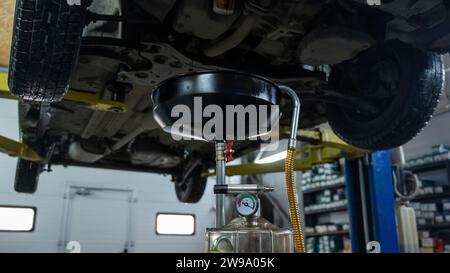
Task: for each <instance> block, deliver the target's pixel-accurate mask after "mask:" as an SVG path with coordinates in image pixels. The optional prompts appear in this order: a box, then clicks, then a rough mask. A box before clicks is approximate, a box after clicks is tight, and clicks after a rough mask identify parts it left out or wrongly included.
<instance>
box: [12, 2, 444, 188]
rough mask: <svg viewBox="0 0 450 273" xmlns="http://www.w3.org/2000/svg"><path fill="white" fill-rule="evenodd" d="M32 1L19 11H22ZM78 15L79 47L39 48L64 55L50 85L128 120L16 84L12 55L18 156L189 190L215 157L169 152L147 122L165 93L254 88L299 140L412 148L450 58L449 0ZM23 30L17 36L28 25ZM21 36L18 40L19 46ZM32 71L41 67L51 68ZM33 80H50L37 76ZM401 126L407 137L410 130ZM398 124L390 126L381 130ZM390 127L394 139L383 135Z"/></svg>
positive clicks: (133, 8) (194, 145) (205, 152)
mask: <svg viewBox="0 0 450 273" xmlns="http://www.w3.org/2000/svg"><path fill="white" fill-rule="evenodd" d="M26 2H27V1H26V0H22V3H23V6H22V8H23V10H25V6H26V5H25V4H26ZM56 2H59V1H56ZM61 5H64V4H61ZM73 9H77V10H76V11H77V14H78V15H79V16H81V17H77V18H83V22H78V24H79V23H81V25H80V26H78V25H77V22H76V20H73V21H71V20H72V19H68V20H69V21H68V23H67V25H66V30H70V29H71V28H73V29H76V28H78V29H81V30H82V33H79V36H80V37H79V39H78V38H77V37H76V34H74V33H76V31H75V32H74V33H71V34H70V35H67V37H65V38H63V39H61V40H58V37H60V36H58V35H54V36H52V35H47V36H46V37H47V38H48V37H50V38H51V37H53V38H54V43H53V50H54V51H55V50H56V49H57V48H59V47H61V48H65V49H67V50H62V53H60V54H59V53H58V54H59V55H57V56H58V57H57V60H56V61H55V58H56V57H55V58H53V59H52V60H49V63H52V62H56V63H57V64H58V65H53V68H52V69H53V70H50V71H47V72H48V73H53V74H55V73H56V74H59V75H63V74H64V72H70V73H69V74H68V75H69V76H68V78H67V79H68V88H69V89H70V90H73V91H76V92H82V93H88V94H95V95H96V96H97V97H98V98H100V99H105V100H111V101H116V102H121V103H124V104H125V105H126V107H127V109H126V111H119V110H117V109H111V110H110V111H96V110H93V109H92V108H89V107H86V105H83V104H80V103H77V102H74V101H69V100H61V99H62V98H63V95H64V92H65V91H67V89H66V90H65V91H64V90H63V89H64V88H66V87H65V86H66V85H67V84H64V80H60V79H58V80H55V81H54V82H53V83H52V78H51V77H49V78H48V80H46V84H47V85H46V86H44V87H43V86H42V85H43V84H42V82H39V83H38V84H37V85H36V84H35V85H33V84H30V83H29V82H26V84H25V83H23V81H22V80H23V79H21V78H14V71H22V70H21V69H24V68H22V67H20V66H19V64H20V58H21V55H20V54H21V52H20V50H18V49H16V51H15V50H14V49H13V51H12V59H11V60H12V63H14V62H13V61H15V62H16V63H17V65H15V66H11V68H10V70H11V71H12V72H13V73H10V88H11V91H12V93H13V94H15V95H17V96H19V97H21V98H23V100H21V102H20V104H19V108H20V128H21V132H22V138H23V141H24V143H27V144H28V145H29V146H31V147H33V148H35V149H36V150H37V151H39V153H40V154H41V155H43V156H44V157H45V158H46V159H47V163H49V164H61V165H67V166H68V165H75V166H87V167H96V168H112V169H122V170H135V171H143V172H156V173H165V174H170V175H172V176H173V178H174V180H175V181H183V180H185V179H186V177H185V174H186V172H187V170H192V169H195V170H197V171H195V173H196V174H197V175H200V174H201V171H202V170H205V169H207V168H210V167H211V166H212V164H213V163H214V146H213V145H212V144H210V143H207V142H203V141H173V139H171V138H170V136H169V135H168V134H167V133H165V132H164V131H162V130H161V128H160V127H159V125H158V124H157V122H156V121H155V119H154V118H153V102H152V99H151V94H152V91H153V90H154V89H155V88H157V87H158V86H159V85H160V84H161V83H163V82H164V81H165V80H168V79H171V78H173V77H175V76H178V75H182V74H187V73H192V72H199V71H211V70H214V71H223V70H224V71H239V72H242V73H250V74H255V75H259V76H262V77H265V78H267V79H269V80H271V81H273V82H275V83H276V84H282V85H287V86H289V87H291V88H293V89H294V90H296V92H297V93H298V95H299V97H300V99H301V101H302V108H301V116H300V120H301V126H302V128H312V127H314V126H317V125H319V124H322V123H325V122H327V121H328V122H329V123H330V125H331V127H332V128H333V129H334V130H335V131H336V133H337V134H338V135H339V136H340V137H342V138H343V139H344V140H346V141H347V142H348V143H350V144H353V145H355V146H358V147H361V148H365V149H387V148H392V147H396V146H399V145H401V144H403V143H405V142H406V141H408V140H410V139H411V138H412V137H414V136H415V135H416V134H417V133H418V132H420V130H421V129H422V128H423V126H425V124H426V122H427V121H428V119H429V118H430V116H431V114H432V112H433V110H434V107H435V106H436V104H437V102H438V98H439V94H440V91H441V89H442V84H443V67H442V63H441V58H440V56H439V55H438V54H443V53H446V52H448V51H449V48H450V31H449V30H450V14H449V13H450V1H443V0H394V1H381V2H380V5H369V4H368V2H367V1H365V0H295V1H276V0H247V1H243V0H242V1H238V0H235V1H233V0H229V1H209V0H199V1H188V0H184V1H183V0H167V1H162V0H155V1H146V0H130V1H102V0H93V1H81V6H80V7H78V6H70V7H68V9H67V11H65V12H66V13H67V14H70V13H71V11H72V10H73ZM42 10H45V6H44V7H42ZM16 12H17V11H16ZM80 14H81V15H80ZM25 15H26V13H23V14H22V16H25ZM78 15H77V16H78ZM49 20H50V19H49ZM62 21H63V20H62V19H61V20H60V21H58V22H57V23H55V25H56V26H58V24H62V23H61V22H62ZM18 25H19V27H18V29H19V30H20V27H23V26H26V25H25V24H24V23H22V24H18ZM48 27H49V28H51V27H50V26H48ZM19 30H17V33H19V34H17V36H16V37H18V40H20V39H24V37H25V35H23V36H21V33H20V31H19ZM49 33H50V34H51V33H52V32H51V30H49ZM65 33H69V32H68V31H66V32H65ZM47 38H46V39H47ZM69 38H70V39H75V40H77V39H78V40H79V43H78V46H77V44H74V45H72V44H67V39H69ZM45 41H47V40H45ZM31 44H32V43H31ZM72 46H73V48H74V50H75V51H72V52H71V51H70V50H71V49H73V48H72ZM16 48H20V42H17V43H16ZM45 48H46V49H45V50H47V49H48V48H47V47H45ZM50 48H51V47H50ZM45 50H44V49H36V52H35V53H36V54H37V55H39V56H38V57H39V58H40V59H42V60H46V58H47V57H46V56H47V55H46V54H49V55H52V54H53V53H54V51H53V53H52V52H51V51H45ZM74 53H75V56H73V55H74ZM54 56H56V55H54ZM54 56H53V57H54ZM71 58H73V59H71ZM39 63H40V64H39V65H40V66H39V67H40V68H42V67H43V66H42V65H44V66H45V63H46V61H42V62H39ZM53 64H54V63H53ZM31 67H32V66H31ZM31 70H33V69H31ZM38 70H39V69H38ZM33 71H35V70H33ZM405 71H406V72H405ZM11 75H12V76H11ZM33 75H35V74H33ZM35 76H36V78H46V77H47V76H46V74H45V73H42V72H41V73H37V74H36V75H35ZM33 77H34V76H33ZM61 77H63V76H61ZM63 78H64V77H63ZM26 80H28V79H24V81H26ZM418 80H420V81H422V82H424V81H425V82H427V83H428V84H426V85H424V86H423V87H420V88H422V89H420V90H417V91H415V90H413V91H411V92H409V93H408V92H407V91H408V90H409V89H411V88H410V87H409V86H403V84H399V83H400V82H408V81H411V82H413V81H418ZM28 84H30V85H28ZM52 84H53V87H52ZM60 84H62V85H61V88H60V86H59V85H60ZM22 85H24V86H25V87H26V88H25V89H24V88H22ZM49 86H50V87H49ZM49 88H50V89H49ZM51 88H53V89H51ZM49 90H50V91H49ZM51 90H53V91H51ZM61 90H63V91H61ZM423 90H427V92H428V93H424V92H423ZM414 92H416V93H417V96H416V93H414ZM408 94H412V95H408ZM421 94H422V95H421ZM410 97H411V98H410ZM425 98H427V99H426V102H425V103H422V101H424V100H425ZM289 103H290V101H289V100H288V99H285V98H282V99H281V101H280V109H281V112H282V119H281V121H280V122H281V125H288V124H289V122H290V119H289V117H290V112H289V111H290V110H289V109H290V106H289ZM399 105H406V106H405V107H406V108H405V109H400V108H401V107H399ZM416 112H417V115H416V116H414V113H416ZM407 113H412V114H411V116H409V119H408V120H412V123H414V125H410V124H408V122H405V121H406V120H407V119H406V116H407V115H408V114H407ZM393 116H397V117H398V119H397V120H395V122H394V121H392V122H390V121H389V122H388V120H394V119H393V118H392V117H393ZM403 116H404V117H403ZM336 117H339V120H336ZM402 117H403V119H400V118H402ZM343 123H345V124H343ZM402 126H403V127H402ZM348 128H350V129H348ZM384 128H388V129H389V131H391V133H390V134H386V133H380V130H381V129H384ZM396 128H399V129H398V130H397V133H396ZM398 132H400V133H398ZM260 144H261V143H260V142H255V141H240V142H237V143H236V144H235V146H234V150H235V154H236V156H237V157H239V156H242V155H244V154H246V153H249V152H251V151H254V150H257V149H259V147H260ZM200 161H201V162H203V163H202V164H201V166H200V167H199V164H200V163H199V162H200ZM208 162H210V164H209V165H208Z"/></svg>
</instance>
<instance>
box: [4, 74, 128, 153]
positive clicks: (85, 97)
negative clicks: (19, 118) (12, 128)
mask: <svg viewBox="0 0 450 273" xmlns="http://www.w3.org/2000/svg"><path fill="white" fill-rule="evenodd" d="M2 98H3V99H11V100H17V97H15V96H13V95H11V93H10V92H9V88H8V74H7V73H6V72H0V99H2ZM64 100H68V101H75V102H79V103H82V104H83V105H86V106H87V107H89V108H91V109H93V110H96V111H108V112H125V111H126V110H127V105H126V104H125V103H122V102H116V101H112V100H103V99H99V98H98V97H97V95H95V94H92V93H87V92H79V91H73V90H70V91H69V92H67V94H66V95H65V96H64ZM0 153H5V154H7V155H10V156H14V157H19V158H23V159H26V160H30V161H44V159H43V158H42V157H41V156H40V155H39V154H38V153H37V152H36V151H34V150H33V149H31V148H30V147H28V146H27V145H26V144H23V143H21V142H17V141H15V140H12V139H9V138H6V137H3V136H1V135H0Z"/></svg>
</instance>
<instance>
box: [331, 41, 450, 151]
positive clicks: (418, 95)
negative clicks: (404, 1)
mask: <svg viewBox="0 0 450 273" xmlns="http://www.w3.org/2000/svg"><path fill="white" fill-rule="evenodd" d="M443 73H444V69H443V62H442V58H441V56H439V55H438V54H435V53H431V52H423V51H421V50H418V49H415V48H413V47H411V46H409V45H407V44H404V43H401V42H397V41H395V42H389V43H386V44H383V45H381V46H377V47H375V48H372V49H370V50H368V51H367V52H365V53H363V54H362V55H361V56H359V57H358V58H357V59H356V60H354V61H351V62H347V63H344V64H342V65H338V66H337V67H333V68H332V74H331V76H330V83H331V84H332V85H334V86H335V87H336V89H337V91H338V92H341V93H344V94H348V95H352V96H358V97H360V98H362V99H363V100H366V101H370V102H371V103H372V104H375V105H376V106H377V107H378V113H377V114H374V113H364V112H360V111H357V110H354V109H349V108H345V107H342V106H338V105H331V104H330V105H327V116H328V121H329V124H330V126H331V127H332V129H333V130H334V132H335V133H336V134H337V135H338V136H339V137H340V138H342V139H343V140H344V141H346V142H347V143H349V144H352V145H354V146H356V147H360V148H364V149H369V150H384V149H391V148H395V147H398V146H400V145H403V144H405V143H406V142H408V141H409V140H411V139H412V138H413V137H414V136H416V135H417V134H418V133H419V132H420V131H421V130H422V129H423V128H424V127H425V125H426V124H427V122H428V121H429V120H430V119H431V116H432V114H433V112H434V109H435V107H436V106H437V104H438V102H439V97H440V94H441V92H442V89H443V81H444V74H443Z"/></svg>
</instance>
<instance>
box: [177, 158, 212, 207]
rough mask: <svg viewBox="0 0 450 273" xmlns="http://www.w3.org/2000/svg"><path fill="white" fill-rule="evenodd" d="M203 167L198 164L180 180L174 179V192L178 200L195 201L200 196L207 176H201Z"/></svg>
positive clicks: (198, 199)
mask: <svg viewBox="0 0 450 273" xmlns="http://www.w3.org/2000/svg"><path fill="white" fill-rule="evenodd" d="M202 172H203V167H202V166H201V165H199V166H198V167H196V168H195V169H194V170H193V171H192V172H191V174H190V175H189V176H188V177H187V178H185V179H184V180H182V181H175V183H174V184H175V193H176V195H177V198H178V200H179V201H180V202H183V203H197V202H198V201H200V199H201V198H202V196H203V194H204V192H205V188H206V181H207V179H208V178H207V177H203V176H202Z"/></svg>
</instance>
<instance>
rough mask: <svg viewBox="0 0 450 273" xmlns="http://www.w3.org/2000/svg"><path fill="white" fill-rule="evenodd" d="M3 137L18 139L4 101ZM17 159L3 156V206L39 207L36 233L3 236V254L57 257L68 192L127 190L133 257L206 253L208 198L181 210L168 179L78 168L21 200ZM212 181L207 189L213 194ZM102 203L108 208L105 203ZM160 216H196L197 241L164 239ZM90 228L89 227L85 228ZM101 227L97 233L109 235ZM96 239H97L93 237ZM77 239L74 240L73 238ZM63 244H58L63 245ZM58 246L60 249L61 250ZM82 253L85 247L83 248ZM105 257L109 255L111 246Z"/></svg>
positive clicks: (46, 179)
mask: <svg viewBox="0 0 450 273" xmlns="http://www.w3.org/2000/svg"><path fill="white" fill-rule="evenodd" d="M0 135H4V136H7V137H10V138H13V139H16V140H17V139H18V121H17V103H16V102H14V101H7V100H0ZM15 167H16V159H14V158H11V157H8V156H6V155H4V154H0V205H20V206H35V207H36V208H37V219H36V226H35V230H34V231H33V232H30V233H14V232H12V233H11V232H0V252H57V251H60V252H61V251H65V245H62V246H61V243H60V242H59V241H60V239H61V238H60V237H61V230H62V226H61V224H62V222H63V215H64V213H65V209H64V204H65V202H66V199H65V192H66V191H67V188H68V187H69V186H82V187H98V188H112V189H129V190H131V191H133V193H134V196H135V198H136V202H134V203H133V208H132V210H133V216H134V220H133V232H132V234H133V236H132V237H134V238H132V241H134V243H135V247H134V249H133V248H132V249H131V251H135V252H203V251H204V238H205V234H204V232H205V229H206V228H207V227H212V226H213V225H214V204H215V202H214V197H213V195H212V194H205V196H204V197H203V199H202V200H201V201H200V202H199V203H197V204H182V203H179V202H178V201H177V199H176V196H175V192H174V189H173V184H172V183H171V182H169V181H170V177H165V176H161V175H154V174H144V173H133V172H123V171H108V170H96V169H90V168H77V167H69V168H63V167H54V170H53V172H51V173H43V175H42V176H41V178H40V183H39V187H38V190H37V192H36V194H33V195H29V194H17V193H15V192H14V190H13V181H14V173H15ZM212 183H214V181H211V182H210V183H209V185H208V187H207V189H206V192H207V193H212ZM102 202H108V200H107V199H105V200H103V201H102ZM158 212H174V213H193V214H195V217H196V234H195V235H194V236H167V235H166V236H164V235H157V234H156V233H155V217H156V214H157V213H158ZM86 224H87V223H86ZM107 230H108V226H101V225H99V226H98V229H97V230H95V232H98V233H99V234H101V233H102V232H106V231H107ZM94 235H95V234H94ZM74 239H75V238H74ZM59 243H60V244H59ZM58 244H59V246H58ZM81 251H83V246H81ZM105 251H108V249H107V246H106V248H105Z"/></svg>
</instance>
